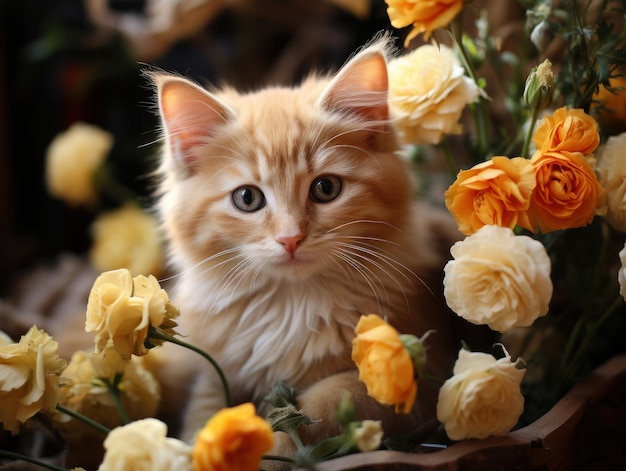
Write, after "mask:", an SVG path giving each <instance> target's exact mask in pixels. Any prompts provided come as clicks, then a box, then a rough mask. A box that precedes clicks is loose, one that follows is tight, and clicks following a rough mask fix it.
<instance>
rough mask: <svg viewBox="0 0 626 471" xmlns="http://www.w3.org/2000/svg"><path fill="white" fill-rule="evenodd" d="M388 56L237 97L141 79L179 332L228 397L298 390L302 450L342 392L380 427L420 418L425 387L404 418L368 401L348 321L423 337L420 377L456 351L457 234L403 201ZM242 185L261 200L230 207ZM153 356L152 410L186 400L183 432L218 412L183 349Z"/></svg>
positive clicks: (370, 52)
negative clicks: (161, 150) (448, 272)
mask: <svg viewBox="0 0 626 471" xmlns="http://www.w3.org/2000/svg"><path fill="white" fill-rule="evenodd" d="M386 49H387V47H386V42H385V41H384V40H381V41H378V42H376V43H373V44H372V45H371V46H369V47H368V48H365V49H364V50H362V51H361V52H360V53H358V54H357V55H356V56H355V57H353V58H352V59H351V60H350V61H349V62H348V64H347V65H346V66H344V68H343V69H342V70H341V71H340V72H339V73H338V74H337V75H336V76H335V77H334V78H326V77H312V78H310V79H308V80H306V81H305V82H304V83H303V84H302V85H301V86H300V87H297V88H286V87H285V88H282V87H273V88H267V89H264V90H261V91H258V92H255V93H249V94H239V93H236V92H235V91H233V90H228V89H227V90H222V91H217V92H215V93H209V92H207V91H205V90H204V89H202V88H200V87H198V86H197V85H195V84H193V83H191V82H190V81H187V80H186V79H183V78H180V77H177V76H173V75H167V74H160V73H156V74H152V75H151V77H152V79H153V81H154V83H155V86H156V89H157V94H158V97H159V110H160V114H161V117H162V120H163V127H164V137H165V140H166V146H165V147H166V150H165V155H164V158H163V163H162V168H161V175H162V184H161V197H160V202H159V205H158V209H159V212H160V215H161V217H162V220H163V226H164V228H165V231H166V233H167V236H168V239H169V242H170V259H171V262H172V266H173V269H174V270H175V272H176V273H177V277H176V278H175V288H174V290H173V292H172V298H173V300H174V302H175V303H176V304H177V305H178V306H179V307H180V309H181V313H182V314H181V319H180V327H179V329H178V331H179V332H180V333H181V334H182V335H184V336H186V340H187V341H189V342H191V343H193V344H195V345H197V346H199V347H201V348H203V349H205V350H206V351H207V352H209V353H210V354H211V355H212V356H213V357H214V358H215V359H216V360H217V362H218V363H219V364H220V365H221V366H222V368H223V369H224V371H225V372H226V375H227V377H228V380H229V383H230V387H231V389H232V392H233V395H234V401H235V402H237V403H239V402H244V401H254V402H255V403H257V405H258V406H259V407H260V408H261V409H262V410H265V408H266V406H265V405H263V401H262V398H263V396H264V395H265V394H266V393H267V392H268V391H269V390H270V389H271V388H272V386H273V385H274V384H275V383H276V382H277V381H284V382H285V383H287V384H288V385H290V386H292V387H293V388H295V389H296V390H298V391H300V392H301V396H300V399H299V400H300V403H299V406H300V407H301V408H302V410H303V412H304V413H305V414H307V415H309V416H311V417H312V418H314V419H321V420H320V421H319V422H318V423H317V424H316V425H315V426H313V427H309V428H307V429H305V430H303V431H302V435H303V438H304V440H305V441H307V440H312V439H313V438H312V437H313V436H314V437H315V438H321V437H323V436H328V435H329V434H331V433H335V432H336V430H337V429H336V425H335V420H334V414H335V410H336V406H337V404H338V402H339V400H340V398H341V396H342V393H343V391H350V392H351V393H352V395H353V397H354V399H355V401H356V404H357V410H358V412H359V414H360V415H361V417H362V418H371V419H381V420H383V426H384V429H385V431H386V432H388V433H406V432H407V431H408V430H411V429H413V428H415V427H418V426H420V425H424V424H426V423H428V421H429V420H432V419H433V415H434V401H435V399H436V389H435V387H431V386H429V385H427V384H426V383H425V382H422V383H420V390H419V393H418V398H417V403H416V407H415V411H414V413H412V414H409V415H406V416H405V415H396V414H394V413H393V408H392V407H389V406H381V405H379V404H377V403H376V402H375V401H374V400H372V399H371V398H369V397H368V396H367V394H366V392H365V388H364V386H363V384H362V383H360V382H359V380H358V374H357V371H356V367H355V365H354V363H353V362H352V360H351V341H352V338H353V336H354V332H353V329H354V326H355V325H356V323H357V321H358V319H359V316H360V315H362V314H369V313H377V314H379V315H381V316H384V317H385V318H387V319H388V321H389V322H390V323H391V324H392V325H394V326H395V327H396V328H397V329H398V330H399V331H401V332H403V333H415V334H417V335H419V336H421V335H423V334H424V333H425V332H426V331H428V330H429V329H437V333H436V334H434V335H432V336H431V337H430V339H429V341H428V343H427V344H428V345H429V350H428V351H429V354H430V358H431V360H429V367H428V368H429V371H430V373H432V374H446V373H447V368H448V367H449V364H450V362H451V354H450V353H451V352H452V350H453V349H454V350H456V349H455V348H451V346H450V340H451V339H450V337H451V336H450V335H448V334H449V332H448V331H447V328H446V324H445V322H446V321H445V318H446V316H447V312H446V311H445V309H444V308H443V305H444V303H443V301H442V295H441V286H440V285H441V273H442V266H443V263H444V261H445V260H444V258H445V257H446V254H447V249H448V247H449V243H450V241H451V236H453V235H454V236H455V235H456V233H455V232H454V229H452V224H451V223H450V221H449V219H448V218H447V217H446V216H444V215H443V214H440V213H438V212H436V211H433V210H432V209H430V208H427V207H426V206H421V207H420V206H419V205H417V204H416V203H414V202H413V201H412V194H413V189H412V182H411V178H410V174H411V171H410V170H409V167H408V165H407V163H406V162H405V161H404V160H403V159H402V158H401V157H400V155H399V143H398V141H397V139H396V136H395V134H394V132H393V129H392V126H391V124H390V120H389V116H388V109H387V71H386V58H387V51H386ZM325 175H332V176H337V177H339V178H340V179H341V182H342V187H341V192H340V193H339V196H338V197H337V198H336V199H333V200H332V201H329V202H325V203H320V202H316V201H315V200H314V199H313V198H312V196H311V193H310V192H311V190H310V187H311V185H312V183H313V182H314V181H316V178H318V177H320V176H325ZM243 185H254V186H255V187H257V188H258V189H260V190H261V191H262V192H263V194H264V195H265V206H264V207H262V208H261V209H259V210H257V211H254V212H243V211H241V210H239V209H237V208H236V207H235V206H234V204H233V201H232V194H233V191H234V190H235V189H237V188H239V187H241V186H243ZM285 240H288V241H290V242H289V244H290V245H291V247H290V248H289V245H288V243H286V242H285ZM455 347H456V346H455ZM164 353H165V360H166V361H165V366H164V368H163V369H162V371H161V378H160V379H161V381H162V383H163V385H164V395H165V401H166V405H172V404H186V407H185V410H184V411H183V412H182V414H183V415H182V417H181V419H182V436H183V438H185V439H190V438H191V437H192V436H193V433H194V432H195V431H196V430H197V429H198V428H200V427H201V426H202V425H203V424H204V423H205V421H206V420H207V419H208V418H209V417H210V415H211V414H212V413H214V412H215V411H216V410H218V409H219V408H221V407H223V406H224V405H225V404H224V396H223V393H222V390H221V384H220V382H219V380H218V378H217V376H216V375H215V374H214V371H213V370H212V368H211V367H210V365H209V364H208V363H206V362H204V361H203V360H202V359H201V358H200V357H198V356H196V355H195V354H192V353H188V352H187V351H186V350H184V349H181V348H180V347H177V346H171V345H170V346H165V347H164ZM170 412H171V413H172V414H174V415H176V413H180V411H176V410H174V411H170ZM279 443H281V446H285V445H286V444H285V442H284V440H279ZM283 451H284V450H283Z"/></svg>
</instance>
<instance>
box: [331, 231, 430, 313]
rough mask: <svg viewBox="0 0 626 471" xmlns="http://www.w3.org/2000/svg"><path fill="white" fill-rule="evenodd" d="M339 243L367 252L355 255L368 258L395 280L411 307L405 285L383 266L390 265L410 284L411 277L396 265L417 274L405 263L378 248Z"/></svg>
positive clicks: (408, 305)
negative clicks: (378, 250) (379, 250)
mask: <svg viewBox="0 0 626 471" xmlns="http://www.w3.org/2000/svg"><path fill="white" fill-rule="evenodd" d="M339 244H340V245H342V246H345V247H348V248H350V249H353V250H357V251H360V252H363V254H365V255H358V254H356V253H355V254H354V255H356V256H362V257H363V258H364V259H365V260H368V261H369V262H370V263H371V264H372V265H374V266H375V267H376V268H378V269H379V270H381V271H382V272H383V273H384V274H385V275H387V277H389V279H390V280H393V282H394V283H395V284H396V286H397V287H398V289H399V290H400V292H401V293H402V296H403V297H404V300H405V302H406V305H407V307H410V303H409V298H408V296H407V294H406V290H405V287H404V286H403V285H402V284H401V283H400V282H399V281H398V280H397V279H396V277H395V276H393V274H392V273H391V272H390V271H389V270H387V268H385V267H384V266H383V264H384V265H386V266H388V267H389V268H391V270H393V271H395V272H396V273H397V274H398V275H400V276H401V277H402V278H404V280H405V281H406V282H407V283H409V284H411V280H410V279H409V277H408V276H407V275H406V274H405V273H404V272H403V271H402V270H401V269H400V268H398V266H396V265H399V266H400V267H402V268H404V269H405V270H406V271H408V272H409V273H411V274H412V275H415V274H414V273H413V272H411V271H410V270H408V269H407V268H406V267H405V266H404V265H402V264H401V263H399V262H397V261H396V260H395V259H393V258H391V257H389V256H386V255H383V254H380V253H378V252H377V251H376V250H373V249H371V248H367V247H362V246H359V245H354V244H348V243H345V242H340V243H339ZM352 253H354V252H352ZM374 258H375V259H377V260H379V261H380V262H381V263H379V262H377V261H376V260H374ZM417 279H418V280H420V281H421V279H420V278H419V277H417Z"/></svg>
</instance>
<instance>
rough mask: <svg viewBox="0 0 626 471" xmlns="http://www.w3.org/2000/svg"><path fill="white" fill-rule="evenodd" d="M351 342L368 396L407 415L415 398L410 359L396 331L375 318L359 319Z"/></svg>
mask: <svg viewBox="0 0 626 471" xmlns="http://www.w3.org/2000/svg"><path fill="white" fill-rule="evenodd" d="M355 332H356V334H357V335H356V337H355V338H354V340H353V341H352V359H353V360H354V362H355V363H356V364H357V367H358V368H359V379H360V380H361V381H363V382H364V383H365V386H367V393H368V394H369V395H370V396H372V397H373V398H374V399H376V400H377V401H378V402H380V403H381V404H388V405H395V408H396V412H403V413H405V414H407V413H409V412H410V411H411V409H412V408H413V404H414V403H415V397H416V396H417V382H416V381H415V369H414V367H413V361H412V360H411V355H410V354H409V352H408V351H407V350H406V348H405V347H404V344H403V343H402V340H401V339H400V336H399V335H398V332H397V331H396V329H394V328H393V327H391V326H390V325H389V324H387V323H386V322H385V321H384V320H382V319H381V318H380V317H378V316H377V315H375V314H370V315H368V316H361V319H360V320H359V323H358V324H357V326H356V328H355Z"/></svg>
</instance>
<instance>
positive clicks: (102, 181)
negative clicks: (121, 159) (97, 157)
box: [93, 162, 137, 204]
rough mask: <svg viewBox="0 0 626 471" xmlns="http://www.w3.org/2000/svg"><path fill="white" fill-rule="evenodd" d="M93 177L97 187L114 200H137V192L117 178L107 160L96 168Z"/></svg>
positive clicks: (123, 201) (121, 201)
mask: <svg viewBox="0 0 626 471" xmlns="http://www.w3.org/2000/svg"><path fill="white" fill-rule="evenodd" d="M93 178H94V182H95V185H96V188H97V189H98V190H99V191H101V192H102V193H103V194H105V195H106V196H107V197H109V198H111V199H112V200H113V201H116V202H118V203H120V204H123V203H125V202H127V201H137V193H135V192H134V191H133V190H132V189H130V188H129V187H127V186H126V185H124V184H123V183H122V182H120V181H119V180H118V179H117V178H115V176H114V175H113V174H112V172H111V169H110V168H109V166H108V165H107V164H106V162H105V163H104V164H103V165H101V166H100V167H99V168H98V169H96V172H95V173H94V177H93Z"/></svg>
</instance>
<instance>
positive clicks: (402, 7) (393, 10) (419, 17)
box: [385, 0, 463, 47]
mask: <svg viewBox="0 0 626 471" xmlns="http://www.w3.org/2000/svg"><path fill="white" fill-rule="evenodd" d="M385 3H386V4H387V5H388V8H387V15H389V20H390V21H391V25H392V26H393V27H394V28H404V27H406V26H409V25H413V29H412V30H411V32H410V33H409V35H408V36H407V38H406V40H405V42H404V46H405V47H407V46H408V44H409V43H410V42H411V40H412V39H413V38H415V37H416V36H417V35H418V34H421V33H426V34H425V35H424V39H428V38H429V37H430V34H431V33H432V32H433V31H435V30H436V29H439V28H445V27H446V26H448V24H449V23H450V22H451V21H452V20H453V19H454V18H455V17H456V15H458V14H459V13H460V12H461V10H462V9H463V0H385Z"/></svg>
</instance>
